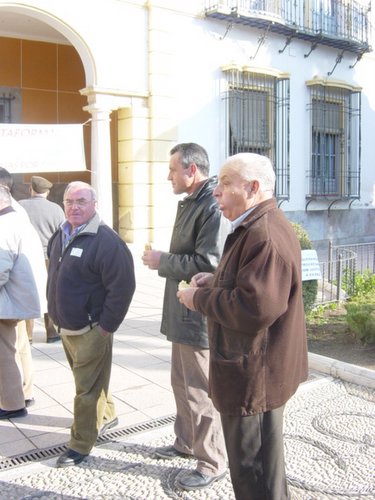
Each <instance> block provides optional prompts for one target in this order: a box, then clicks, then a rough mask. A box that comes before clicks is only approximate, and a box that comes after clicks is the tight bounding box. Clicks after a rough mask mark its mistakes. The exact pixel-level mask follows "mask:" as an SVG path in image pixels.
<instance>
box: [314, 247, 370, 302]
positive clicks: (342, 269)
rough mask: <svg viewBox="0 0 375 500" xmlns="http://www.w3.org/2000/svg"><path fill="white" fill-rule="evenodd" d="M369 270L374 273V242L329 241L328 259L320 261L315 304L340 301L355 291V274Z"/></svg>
mask: <svg viewBox="0 0 375 500" xmlns="http://www.w3.org/2000/svg"><path fill="white" fill-rule="evenodd" d="M366 271H369V272H370V273H372V274H375V242H371V243H355V244H350V245H333V244H332V242H330V243H329V260H328V262H320V273H321V279H320V280H318V293H317V297H316V301H315V304H316V305H319V304H328V303H330V302H341V301H343V300H346V299H347V298H348V297H351V296H352V295H353V294H354V291H355V276H356V274H357V273H358V272H359V273H364V272H366Z"/></svg>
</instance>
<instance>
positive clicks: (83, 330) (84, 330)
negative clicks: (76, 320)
mask: <svg viewBox="0 0 375 500" xmlns="http://www.w3.org/2000/svg"><path fill="white" fill-rule="evenodd" d="M98 324H99V323H98V322H96V323H92V324H91V325H86V326H84V327H83V328H80V329H79V330H68V329H67V328H59V329H58V331H59V333H60V334H61V335H83V334H84V333H87V332H89V331H90V330H92V329H93V328H94V326H96V325H98Z"/></svg>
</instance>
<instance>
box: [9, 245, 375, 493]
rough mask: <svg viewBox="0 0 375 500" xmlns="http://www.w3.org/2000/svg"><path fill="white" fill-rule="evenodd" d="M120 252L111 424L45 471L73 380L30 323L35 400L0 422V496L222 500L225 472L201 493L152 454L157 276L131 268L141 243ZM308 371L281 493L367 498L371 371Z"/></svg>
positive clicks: (314, 361) (57, 446) (167, 427)
mask: <svg viewBox="0 0 375 500" xmlns="http://www.w3.org/2000/svg"><path fill="white" fill-rule="evenodd" d="M132 252H133V256H134V260H135V264H136V277H137V291H136V293H135V297H134V299H133V302H132V304H131V308H130V311H129V313H128V315H127V318H126V320H125V321H124V323H123V325H122V326H121V328H120V329H119V331H118V332H117V333H116V335H115V343H114V359H113V370H112V378H111V390H112V393H113V395H114V398H115V402H116V407H117V411H118V414H119V420H120V422H119V426H118V427H116V428H115V429H111V431H110V432H109V433H108V434H107V435H106V437H105V438H103V439H102V440H100V441H99V442H98V446H97V447H96V448H95V449H94V450H93V452H92V454H90V456H89V457H88V458H87V459H86V460H85V461H84V462H83V463H82V464H81V465H80V466H78V467H72V468H67V469H57V468H55V462H56V456H57V455H58V454H59V453H60V452H61V449H63V448H64V447H65V446H66V443H67V441H68V439H69V427H70V425H71V422H72V408H73V396H74V386H73V379H72V375H71V372H70V369H69V367H68V365H67V362H66V360H65V355H64V352H63V349H62V346H61V343H57V344H47V343H46V342H45V334H44V332H43V328H42V322H41V321H37V322H36V332H35V337H34V341H33V346H32V352H33V358H34V367H35V399H36V404H35V405H34V406H33V407H31V408H30V409H29V415H28V416H27V417H24V418H19V419H13V420H11V421H9V420H6V421H0V499H1V500H2V499H3V498H4V499H5V498H6V499H15V500H18V499H31V498H54V499H57V498H58V499H63V500H70V499H81V498H82V499H95V500H96V499H106V500H109V499H134V500H146V499H149V500H156V499H164V498H184V499H190V498H192V499H193V498H196V499H206V498H207V499H217V498H222V499H225V500H230V499H233V498H234V496H233V492H232V488H231V483H230V479H229V474H227V477H226V478H225V479H224V480H223V481H220V482H218V483H214V484H213V485H212V486H211V487H210V488H208V489H207V490H204V491H200V492H189V493H187V492H182V491H180V490H177V489H176V488H175V487H174V481H175V479H176V478H177V477H178V476H179V475H181V474H184V472H185V471H186V470H188V469H191V468H194V466H195V462H194V460H184V459H175V460H172V461H168V462H164V461H161V460H158V459H157V458H156V457H155V456H154V453H153V451H154V448H155V446H159V445H164V444H171V443H172V440H173V414H174V412H175V406H174V400H173V394H172V392H171V388H170V380H169V373H170V344H169V343H168V342H167V341H165V338H164V336H162V335H161V334H160V333H159V326H160V318H161V307H162V297H163V287H164V280H163V279H161V278H159V277H158V276H157V273H156V272H153V271H150V270H148V269H146V268H144V267H143V266H142V264H141V261H140V257H141V253H142V251H139V252H138V251H137V250H136V249H133V248H132ZM310 367H311V373H310V380H309V382H307V383H305V384H302V385H301V387H300V389H299V391H298V393H297V394H296V395H295V396H294V397H293V398H292V400H291V401H290V402H289V403H288V405H287V411H286V419H285V449H286V458H287V472H288V479H289V483H290V486H291V491H292V493H293V496H294V498H300V499H303V500H307V499H319V500H320V499H337V498H344V499H345V498H348V499H349V498H350V499H356V498H357V499H362V500H363V499H370V498H371V499H373V498H375V477H374V465H373V464H374V463H375V395H374V390H373V388H374V387H375V372H371V371H370V370H365V369H359V368H357V367H353V366H351V365H347V364H345V363H339V362H335V361H334V360H329V359H327V358H322V357H321V356H311V364H310ZM331 374H332V375H339V376H340V377H342V379H343V380H340V379H335V378H333V377H331V376H330V375H331ZM38 450H39V452H38ZM41 458H43V460H41ZM23 463H25V464H26V465H21V466H17V467H14V465H19V464H23Z"/></svg>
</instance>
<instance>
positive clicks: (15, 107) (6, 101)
mask: <svg viewBox="0 0 375 500" xmlns="http://www.w3.org/2000/svg"><path fill="white" fill-rule="evenodd" d="M21 110H22V99H21V91H20V89H18V88H13V87H2V86H0V123H20V122H21Z"/></svg>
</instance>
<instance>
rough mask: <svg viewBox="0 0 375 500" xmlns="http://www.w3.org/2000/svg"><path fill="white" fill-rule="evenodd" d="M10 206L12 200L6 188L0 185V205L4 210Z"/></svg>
mask: <svg viewBox="0 0 375 500" xmlns="http://www.w3.org/2000/svg"><path fill="white" fill-rule="evenodd" d="M11 204H12V198H11V196H10V191H9V189H8V187H7V186H3V185H1V184H0V205H1V206H2V207H3V208H5V207H9V206H10V205H11Z"/></svg>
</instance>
